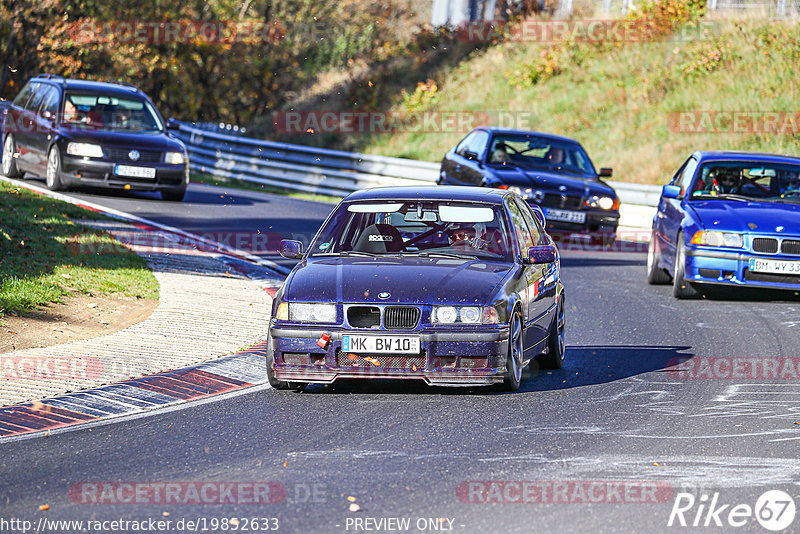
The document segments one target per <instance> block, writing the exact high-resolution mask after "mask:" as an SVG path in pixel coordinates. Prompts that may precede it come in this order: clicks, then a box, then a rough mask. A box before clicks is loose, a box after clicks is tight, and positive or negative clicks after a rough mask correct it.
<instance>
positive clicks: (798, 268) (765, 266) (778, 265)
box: [750, 258, 800, 275]
mask: <svg viewBox="0 0 800 534" xmlns="http://www.w3.org/2000/svg"><path fill="white" fill-rule="evenodd" d="M750 270H751V271H753V272H755V273H772V274H797V275H800V261H786V260H764V259H760V258H750Z"/></svg>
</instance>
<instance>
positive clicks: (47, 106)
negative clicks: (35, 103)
mask: <svg viewBox="0 0 800 534" xmlns="http://www.w3.org/2000/svg"><path fill="white" fill-rule="evenodd" d="M58 104H59V94H58V89H56V88H55V87H48V88H47V90H46V91H45V94H44V97H43V98H42V103H41V105H40V106H39V114H43V113H44V112H45V111H49V112H50V116H51V117H55V116H56V114H57V113H58Z"/></svg>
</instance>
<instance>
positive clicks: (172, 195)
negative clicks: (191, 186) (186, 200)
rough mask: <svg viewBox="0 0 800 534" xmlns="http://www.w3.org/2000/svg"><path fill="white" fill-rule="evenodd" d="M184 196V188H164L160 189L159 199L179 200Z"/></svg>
mask: <svg viewBox="0 0 800 534" xmlns="http://www.w3.org/2000/svg"><path fill="white" fill-rule="evenodd" d="M185 196H186V188H185V187H184V188H182V189H164V190H162V191H161V199H162V200H168V201H170V202H180V201H181V200H183V197H185Z"/></svg>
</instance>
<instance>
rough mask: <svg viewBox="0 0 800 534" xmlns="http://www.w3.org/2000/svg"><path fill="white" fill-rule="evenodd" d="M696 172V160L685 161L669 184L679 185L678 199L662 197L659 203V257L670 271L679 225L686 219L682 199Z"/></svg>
mask: <svg viewBox="0 0 800 534" xmlns="http://www.w3.org/2000/svg"><path fill="white" fill-rule="evenodd" d="M696 170H697V158H695V157H694V156H692V157H690V158H689V159H688V160H686V163H684V165H683V167H682V169H681V170H680V171H679V172H678V173H676V174H675V176H674V177H673V179H672V182H671V183H672V184H673V185H680V186H681V188H682V190H683V194H682V195H681V196H680V197H678V198H663V197H662V198H661V201H660V203H659V209H658V214H659V215H662V214H663V216H662V217H661V220H660V221H657V222H659V223H660V229H659V230H658V234H659V238H660V242H659V245H660V246H661V257H662V259H663V261H664V263H666V264H667V266H668V268H669V269H670V270H672V269H673V267H674V263H675V255H676V252H677V251H676V245H677V242H678V231H679V230H680V229H681V223H682V222H683V219H684V218H685V217H686V211H685V210H684V198H685V195H686V192H687V191H688V189H689V184H691V181H692V178H693V177H694V173H695V171H696Z"/></svg>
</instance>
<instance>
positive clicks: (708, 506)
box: [667, 490, 796, 532]
mask: <svg viewBox="0 0 800 534" xmlns="http://www.w3.org/2000/svg"><path fill="white" fill-rule="evenodd" d="M795 512H796V507H795V502H794V498H793V497H792V496H791V495H789V494H788V493H786V492H785V491H781V490H770V491H767V492H764V493H763V494H762V495H761V496H760V497H759V498H758V500H756V504H755V506H750V505H749V504H745V503H740V504H731V503H723V502H722V501H721V500H720V497H719V492H715V493H714V494H713V495H712V496H711V497H710V498H709V496H708V494H706V493H703V494H702V495H700V496H699V497H696V496H695V495H694V494H692V493H678V494H677V495H676V496H675V502H674V504H673V505H672V511H671V512H670V514H669V520H668V521H667V526H668V527H672V526H681V527H724V528H725V529H726V530H728V529H730V528H739V527H743V526H745V525H746V524H748V523H749V522H752V520H753V519H755V520H756V521H758V523H759V524H760V525H761V526H762V527H764V528H765V529H767V530H771V531H773V532H779V531H782V530H785V529H787V528H789V527H790V526H791V525H792V523H793V522H794V516H795Z"/></svg>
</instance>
